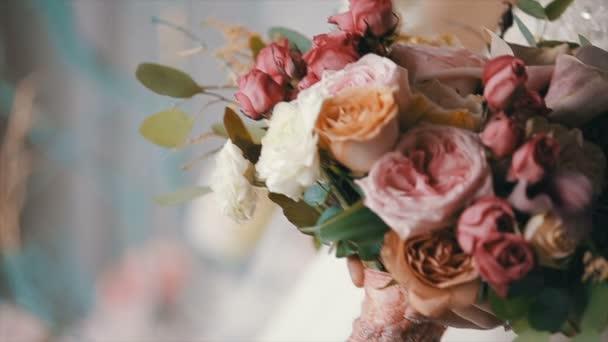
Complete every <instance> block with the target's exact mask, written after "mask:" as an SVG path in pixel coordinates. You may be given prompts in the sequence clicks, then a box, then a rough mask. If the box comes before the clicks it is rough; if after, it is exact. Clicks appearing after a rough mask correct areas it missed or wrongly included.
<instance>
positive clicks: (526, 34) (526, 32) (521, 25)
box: [513, 15, 536, 47]
mask: <svg viewBox="0 0 608 342" xmlns="http://www.w3.org/2000/svg"><path fill="white" fill-rule="evenodd" d="M513 20H515V24H517V27H518V28H519V30H520V31H521V34H523V36H524V38H526V41H527V42H528V44H530V46H532V47H536V39H534V35H533V34H532V32H530V30H529V29H528V27H527V26H526V24H524V22H523V21H521V19H519V17H518V16H516V15H513Z"/></svg>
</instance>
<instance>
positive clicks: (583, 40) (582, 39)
mask: <svg viewBox="0 0 608 342" xmlns="http://www.w3.org/2000/svg"><path fill="white" fill-rule="evenodd" d="M578 41H579V42H581V46H585V45H593V44H591V42H590V41H589V39H587V38H586V37H585V36H583V35H582V34H579V35H578Z"/></svg>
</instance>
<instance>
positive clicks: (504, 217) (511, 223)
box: [456, 196, 517, 254]
mask: <svg viewBox="0 0 608 342" xmlns="http://www.w3.org/2000/svg"><path fill="white" fill-rule="evenodd" d="M516 225H517V221H516V220H515V214H514V213H513V209H511V206H510V205H509V203H507V202H506V201H504V200H503V199H501V198H498V197H494V196H490V197H483V198H480V199H478V200H477V201H475V203H474V204H473V205H471V206H470V207H468V208H467V209H466V210H465V211H464V212H463V213H462V214H461V215H460V219H459V220H458V231H457V234H456V235H457V236H458V243H459V244H460V247H461V248H462V250H464V251H465V252H466V253H468V254H471V253H473V252H474V251H475V246H476V245H477V242H478V241H479V240H480V239H483V238H485V237H486V236H488V235H490V234H493V233H499V232H500V233H512V232H514V231H515V227H516Z"/></svg>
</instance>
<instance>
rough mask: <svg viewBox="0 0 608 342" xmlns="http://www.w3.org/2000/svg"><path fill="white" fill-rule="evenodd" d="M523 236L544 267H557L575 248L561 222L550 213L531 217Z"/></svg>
mask: <svg viewBox="0 0 608 342" xmlns="http://www.w3.org/2000/svg"><path fill="white" fill-rule="evenodd" d="M524 235H525V238H526V240H528V241H530V243H531V244H532V246H533V247H534V250H535V251H536V254H537V255H538V258H539V263H540V264H542V265H545V266H553V267H559V266H560V265H561V264H562V262H563V261H564V260H565V259H566V258H567V257H569V256H570V255H571V254H572V253H574V251H575V250H576V246H577V243H576V241H574V240H573V239H572V238H571V237H570V236H569V235H568V232H567V231H566V227H565V226H564V225H563V224H562V221H561V220H560V219H559V218H558V217H556V216H555V215H553V214H551V213H545V214H539V215H536V216H534V217H532V218H531V219H530V220H529V221H528V224H527V225H526V230H525V232H524Z"/></svg>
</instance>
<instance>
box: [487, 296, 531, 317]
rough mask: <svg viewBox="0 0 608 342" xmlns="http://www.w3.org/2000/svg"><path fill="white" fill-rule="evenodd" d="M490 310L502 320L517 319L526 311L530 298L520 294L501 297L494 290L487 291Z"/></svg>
mask: <svg viewBox="0 0 608 342" xmlns="http://www.w3.org/2000/svg"><path fill="white" fill-rule="evenodd" d="M489 299H490V305H491V306H492V311H494V313H495V314H496V316H498V317H499V318H501V319H503V320H511V321H512V320H518V319H520V318H522V317H524V316H525V315H526V314H527V313H528V308H529V307H530V299H529V298H527V297H522V296H517V297H514V296H509V297H507V298H501V297H500V296H498V295H497V294H496V292H494V291H490V293H489Z"/></svg>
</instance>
